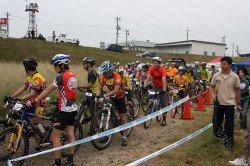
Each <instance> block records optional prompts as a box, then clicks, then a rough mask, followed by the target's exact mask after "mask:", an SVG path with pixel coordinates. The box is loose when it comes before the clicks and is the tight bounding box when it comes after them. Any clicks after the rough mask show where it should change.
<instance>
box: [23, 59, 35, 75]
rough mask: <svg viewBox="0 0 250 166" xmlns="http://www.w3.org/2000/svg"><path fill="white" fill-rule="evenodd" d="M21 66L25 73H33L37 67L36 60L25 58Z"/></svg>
mask: <svg viewBox="0 0 250 166" xmlns="http://www.w3.org/2000/svg"><path fill="white" fill-rule="evenodd" d="M23 65H24V68H25V71H26V72H27V71H28V70H29V71H35V70H36V67H37V65H38V64H37V60H36V59H35V58H33V57H32V58H26V59H24V60H23Z"/></svg>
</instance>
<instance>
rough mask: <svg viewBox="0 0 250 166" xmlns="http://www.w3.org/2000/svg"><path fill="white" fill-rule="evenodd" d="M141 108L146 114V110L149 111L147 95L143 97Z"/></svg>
mask: <svg viewBox="0 0 250 166" xmlns="http://www.w3.org/2000/svg"><path fill="white" fill-rule="evenodd" d="M140 106H141V108H142V111H143V112H146V109H147V95H146V94H144V95H142V97H141V100H140Z"/></svg>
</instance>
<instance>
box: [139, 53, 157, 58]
mask: <svg viewBox="0 0 250 166" xmlns="http://www.w3.org/2000/svg"><path fill="white" fill-rule="evenodd" d="M141 56H142V57H150V58H153V57H157V56H158V57H159V55H158V54H156V53H153V52H144V53H142V55H141Z"/></svg>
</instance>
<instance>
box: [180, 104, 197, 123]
mask: <svg viewBox="0 0 250 166" xmlns="http://www.w3.org/2000/svg"><path fill="white" fill-rule="evenodd" d="M180 119H183V120H191V119H194V118H193V117H192V116H191V111H190V99H188V100H187V101H186V102H185V106H184V114H183V117H181V118H180Z"/></svg>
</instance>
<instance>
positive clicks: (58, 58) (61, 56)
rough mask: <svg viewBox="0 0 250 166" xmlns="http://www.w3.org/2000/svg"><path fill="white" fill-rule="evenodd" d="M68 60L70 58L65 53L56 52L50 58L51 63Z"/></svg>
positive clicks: (66, 61)
mask: <svg viewBox="0 0 250 166" xmlns="http://www.w3.org/2000/svg"><path fill="white" fill-rule="evenodd" d="M69 62H70V58H69V55H65V54H56V55H55V56H54V57H53V58H52V60H51V64H65V65H67V64H69Z"/></svg>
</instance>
